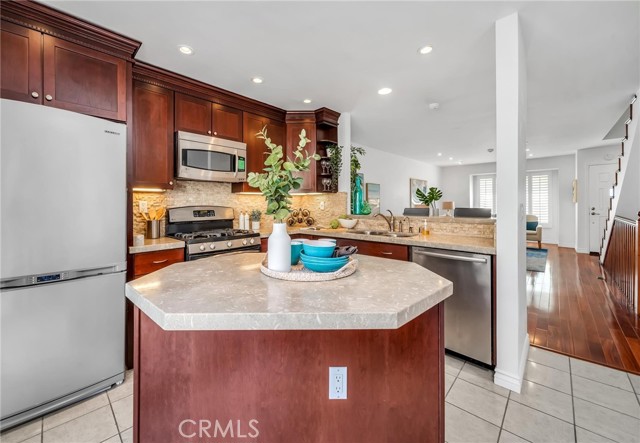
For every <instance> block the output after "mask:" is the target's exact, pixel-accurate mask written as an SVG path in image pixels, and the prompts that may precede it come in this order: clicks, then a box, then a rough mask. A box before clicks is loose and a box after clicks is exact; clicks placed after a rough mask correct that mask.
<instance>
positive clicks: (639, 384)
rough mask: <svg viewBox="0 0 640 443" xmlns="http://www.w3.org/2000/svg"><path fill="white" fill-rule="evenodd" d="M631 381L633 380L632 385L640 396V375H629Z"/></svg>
mask: <svg viewBox="0 0 640 443" xmlns="http://www.w3.org/2000/svg"><path fill="white" fill-rule="evenodd" d="M628 375H629V380H631V384H632V385H633V387H634V389H635V391H636V394H637V395H640V375H636V374H628Z"/></svg>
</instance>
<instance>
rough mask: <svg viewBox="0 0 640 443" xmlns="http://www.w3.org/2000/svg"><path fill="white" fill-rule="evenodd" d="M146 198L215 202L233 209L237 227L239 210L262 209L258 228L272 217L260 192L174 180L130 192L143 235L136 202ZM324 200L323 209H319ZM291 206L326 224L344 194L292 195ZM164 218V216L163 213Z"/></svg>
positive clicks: (165, 202) (267, 227) (167, 202)
mask: <svg viewBox="0 0 640 443" xmlns="http://www.w3.org/2000/svg"><path fill="white" fill-rule="evenodd" d="M142 200H144V201H146V202H147V205H148V207H151V206H152V205H156V206H157V207H167V208H171V207H175V206H195V205H215V206H229V207H231V208H233V209H234V212H235V217H236V219H235V220H234V227H236V228H237V227H238V214H239V212H240V211H244V212H247V211H251V210H253V209H259V210H260V211H262V218H261V220H260V230H261V231H263V232H264V231H267V232H269V231H271V227H272V224H273V220H272V219H271V217H267V216H266V215H265V214H264V211H265V209H266V206H267V205H266V202H265V200H264V197H263V196H262V195H260V194H255V195H251V194H250V195H246V194H234V193H232V192H231V184H230V183H215V182H198V181H187V180H184V181H183V180H179V181H176V185H175V187H174V189H172V190H168V191H166V192H134V193H133V208H132V210H133V233H134V235H135V234H144V233H145V230H146V222H145V219H144V217H143V216H142V214H141V213H140V211H139V202H140V201H142ZM322 203H324V209H320V207H321V205H322ZM292 207H293V208H294V209H297V208H304V209H308V210H309V211H310V212H311V216H312V217H313V218H314V219H315V220H316V224H319V225H323V226H328V225H329V222H330V221H331V220H332V219H334V218H337V217H338V216H339V215H341V214H344V213H345V212H346V209H347V194H346V193H345V192H338V193H335V194H320V195H294V196H293V204H292ZM165 218H166V216H165ZM164 224H165V222H164V221H163V222H162V223H161V224H160V225H161V232H160V235H162V236H163V235H164Z"/></svg>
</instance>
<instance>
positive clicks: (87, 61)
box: [43, 35, 127, 121]
mask: <svg viewBox="0 0 640 443" xmlns="http://www.w3.org/2000/svg"><path fill="white" fill-rule="evenodd" d="M43 39H44V69H43V72H44V94H45V95H44V102H43V103H44V104H45V105H47V106H55V107H56V108H62V109H67V110H69V111H75V112H81V113H83V114H89V115H95V116H96V117H103V118H109V119H112V120H121V121H124V120H126V119H127V62H126V61H125V60H123V59H121V58H118V57H114V56H111V55H109V54H105V53H103V52H99V51H96V50H93V49H90V48H86V47H84V46H80V45H76V44H75V43H71V42H68V41H66V40H61V39H59V38H56V37H51V36H49V35H45V36H44V37H43Z"/></svg>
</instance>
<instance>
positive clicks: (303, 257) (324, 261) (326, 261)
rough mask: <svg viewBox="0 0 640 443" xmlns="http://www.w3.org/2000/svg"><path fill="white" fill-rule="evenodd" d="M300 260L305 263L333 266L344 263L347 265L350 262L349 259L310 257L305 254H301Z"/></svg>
mask: <svg viewBox="0 0 640 443" xmlns="http://www.w3.org/2000/svg"><path fill="white" fill-rule="evenodd" d="M300 260H302V262H303V263H320V264H333V263H342V264H345V263H346V262H348V261H349V257H347V256H345V257H310V256H308V255H307V254H305V253H304V252H301V253H300Z"/></svg>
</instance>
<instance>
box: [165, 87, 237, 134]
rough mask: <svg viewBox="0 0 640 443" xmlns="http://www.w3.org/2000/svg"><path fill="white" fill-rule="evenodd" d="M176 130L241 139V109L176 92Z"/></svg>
mask: <svg viewBox="0 0 640 443" xmlns="http://www.w3.org/2000/svg"><path fill="white" fill-rule="evenodd" d="M175 121H176V131H187V132H194V133H196V134H203V135H211V136H214V137H220V138H226V139H229V140H236V141H242V138H243V134H242V111H241V110H239V109H234V108H230V107H228V106H224V105H220V104H217V103H212V102H210V101H208V100H204V99H201V98H197V97H192V96H190V95H187V94H181V93H176V117H175Z"/></svg>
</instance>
